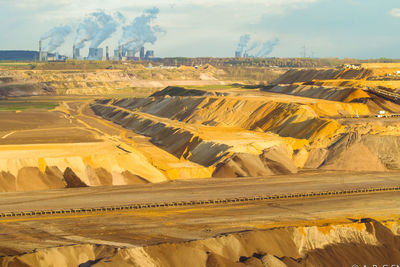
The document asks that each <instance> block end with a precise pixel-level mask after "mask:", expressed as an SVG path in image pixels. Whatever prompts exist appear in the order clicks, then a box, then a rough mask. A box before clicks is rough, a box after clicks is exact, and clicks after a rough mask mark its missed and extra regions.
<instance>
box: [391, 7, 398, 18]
mask: <svg viewBox="0 0 400 267" xmlns="http://www.w3.org/2000/svg"><path fill="white" fill-rule="evenodd" d="M389 13H390V15H392V16H393V17H400V8H392V10H390V12H389Z"/></svg>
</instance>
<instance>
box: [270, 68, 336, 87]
mask: <svg viewBox="0 0 400 267" xmlns="http://www.w3.org/2000/svg"><path fill="white" fill-rule="evenodd" d="M338 74H340V70H339V69H301V70H298V69H291V70H288V71H287V72H286V73H285V74H283V75H282V76H280V77H279V78H278V79H276V80H275V81H273V82H272V84H291V83H298V82H308V81H312V80H328V79H334V78H335V77H336V76H337V75H338Z"/></svg>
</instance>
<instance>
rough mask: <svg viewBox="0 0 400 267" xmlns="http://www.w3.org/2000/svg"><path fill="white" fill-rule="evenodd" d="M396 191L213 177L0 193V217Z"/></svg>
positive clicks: (315, 181)
mask: <svg viewBox="0 0 400 267" xmlns="http://www.w3.org/2000/svg"><path fill="white" fill-rule="evenodd" d="M394 186H400V173H384V174H379V173H326V174H318V173H309V174H300V175H293V176H290V175H289V176H277V177H267V178H243V179H238V178H233V179H231V178H223V179H222V178H215V179H199V180H191V181H185V180H181V181H174V182H168V183H159V184H145V185H132V186H112V187H89V188H75V189H58V190H47V191H35V192H12V193H2V194H0V212H11V211H14V212H15V211H34V210H57V209H71V208H96V207H103V206H117V205H128V204H137V203H155V202H171V201H193V200H209V199H225V198H238V197H254V196H260V195H274V194H290V193H309V192H324V191H335V190H351V189H360V188H379V187H394Z"/></svg>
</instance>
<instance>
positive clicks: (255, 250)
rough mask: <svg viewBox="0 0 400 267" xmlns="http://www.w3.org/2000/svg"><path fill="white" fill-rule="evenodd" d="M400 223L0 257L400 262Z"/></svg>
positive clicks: (21, 261)
mask: <svg viewBox="0 0 400 267" xmlns="http://www.w3.org/2000/svg"><path fill="white" fill-rule="evenodd" d="M397 225H398V224H393V223H392V224H390V225H388V226H385V225H383V224H382V223H380V222H378V221H375V220H371V219H363V220H361V222H355V223H350V224H329V225H324V226H305V227H300V226H299V227H286V228H275V229H269V230H258V231H247V232H242V233H233V234H229V235H222V236H217V237H215V238H211V239H205V240H196V241H190V242H182V243H164V244H159V245H154V246H148V247H135V248H115V247H112V246H107V245H89V244H88V245H75V246H68V247H57V248H50V249H44V250H38V251H36V252H33V253H27V254H24V255H20V256H10V257H1V258H0V264H1V265H2V266H44V267H45V266H55V265H57V266H171V267H172V266H174V267H179V266H182V267H183V266H199V267H213V266H274V267H276V266H278V267H279V266H336V265H337V263H338V262H340V263H341V264H342V265H344V266H347V265H349V266H351V265H353V264H358V266H363V264H381V265H383V264H389V266H390V264H396V263H397V262H399V261H400V250H399V245H400V237H399V235H398V233H397V232H396V230H395V229H396V226H397Z"/></svg>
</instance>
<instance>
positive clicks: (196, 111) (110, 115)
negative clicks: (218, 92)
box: [92, 89, 400, 177]
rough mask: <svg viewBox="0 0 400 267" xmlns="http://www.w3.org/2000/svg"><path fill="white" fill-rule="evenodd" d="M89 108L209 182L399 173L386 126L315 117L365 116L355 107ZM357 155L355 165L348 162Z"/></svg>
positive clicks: (238, 102) (206, 99) (200, 104)
mask: <svg viewBox="0 0 400 267" xmlns="http://www.w3.org/2000/svg"><path fill="white" fill-rule="evenodd" d="M344 91H345V90H344ZM349 91H352V93H350V96H351V95H353V96H354V95H357V94H358V96H360V97H361V98H364V95H362V94H361V92H358V91H357V90H351V89H349ZM331 95H334V94H331ZM337 95H338V94H336V96H337ZM345 96H346V94H344V95H342V96H341V97H342V98H344V97H345ZM354 97H355V98H356V97H357V96H354ZM346 98H349V95H348V94H347V97H346ZM92 109H93V110H94V111H95V112H96V114H98V115H100V116H102V117H103V118H105V119H107V120H111V121H113V122H115V123H117V124H120V125H122V126H123V127H125V128H127V129H130V130H132V131H134V132H136V133H138V134H142V135H146V136H149V137H151V138H152V139H151V140H152V142H153V143H154V144H155V145H157V146H159V147H161V148H163V149H165V150H166V151H168V152H169V153H171V154H173V155H175V156H176V157H178V158H184V159H187V160H190V161H192V162H195V163H197V164H200V165H202V166H205V167H210V168H212V169H213V176H214V177H232V176H236V177H238V176H239V177H242V176H265V175H273V174H285V173H295V172H296V171H297V168H307V169H309V168H311V169H313V168H322V169H329V170H354V171H387V170H389V169H399V165H398V164H397V160H396V155H397V153H395V150H396V149H397V139H398V138H399V135H400V133H398V132H396V131H393V129H394V128H393V127H394V126H390V125H388V126H378V125H370V126H368V127H367V126H365V127H364V126H360V125H358V126H357V124H354V125H352V124H351V125H347V126H344V125H341V123H340V122H338V121H337V120H336V119H330V118H322V116H324V117H342V116H355V115H357V114H358V115H360V116H364V115H371V113H370V110H369V108H368V105H366V104H362V103H343V102H339V101H315V102H311V103H309V102H308V103H305V104H302V103H295V102H274V101H271V100H270V99H268V98H262V97H258V98H254V97H245V96H242V97H216V96H201V97H179V96H165V97H152V98H146V99H138V98H127V99H115V100H101V101H98V102H97V103H96V104H94V105H92ZM360 127H361V128H360ZM363 127H364V128H363ZM363 129H364V130H363ZM367 129H369V130H367ZM357 131H360V137H359V138H358V139H356V140H355V141H354V142H353V141H352V142H351V143H346V142H345V143H343V142H344V141H343V140H344V139H343V138H344V137H343V136H349V135H351V133H353V132H357ZM363 131H364V132H365V133H362V132H363ZM357 155H362V158H360V160H353V159H354V158H356V157H357ZM392 155H393V156H392ZM274 164H275V165H274Z"/></svg>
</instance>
